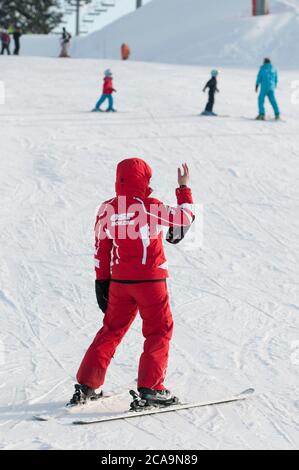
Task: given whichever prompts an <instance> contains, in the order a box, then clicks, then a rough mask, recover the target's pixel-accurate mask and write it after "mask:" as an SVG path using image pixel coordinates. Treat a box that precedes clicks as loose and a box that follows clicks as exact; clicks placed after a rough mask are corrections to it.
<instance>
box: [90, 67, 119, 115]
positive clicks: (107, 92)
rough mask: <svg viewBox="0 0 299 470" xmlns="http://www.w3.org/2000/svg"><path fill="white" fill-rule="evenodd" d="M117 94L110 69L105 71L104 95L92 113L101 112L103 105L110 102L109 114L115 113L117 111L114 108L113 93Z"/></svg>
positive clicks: (107, 110)
mask: <svg viewBox="0 0 299 470" xmlns="http://www.w3.org/2000/svg"><path fill="white" fill-rule="evenodd" d="M114 92H116V90H115V89H114V88H113V77H112V72H111V70H110V69H107V70H105V72H104V85H103V93H102V96H101V97H100V99H99V101H98V102H97V103H96V105H95V107H94V109H93V110H92V112H101V111H102V110H101V105H102V104H103V103H104V102H105V101H106V100H108V108H107V109H106V112H107V113H110V112H111V113H115V109H114V107H113V96H112V93H114Z"/></svg>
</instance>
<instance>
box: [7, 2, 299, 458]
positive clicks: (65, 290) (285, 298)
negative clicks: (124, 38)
mask: <svg viewBox="0 0 299 470" xmlns="http://www.w3.org/2000/svg"><path fill="white" fill-rule="evenodd" d="M153 4H154V2H153ZM108 66H109V67H111V68H112V70H113V72H114V77H115V88H116V89H117V90H118V93H117V94H116V95H115V105H116V108H117V109H118V111H119V112H118V113H117V114H113V115H107V114H92V113H90V112H89V111H90V109H91V108H92V107H93V105H94V103H95V101H96V99H97V98H98V95H99V93H100V86H101V83H100V82H101V80H102V76H101V75H102V70H104V69H105V68H107V67H108ZM209 70H210V69H209V68H204V67H192V66H177V65H162V64H144V63H133V62H131V63H122V62H115V63H113V62H111V61H109V62H108V61H95V60H75V61H71V60H59V59H40V58H14V57H10V58H7V57H2V58H1V80H2V81H4V83H5V88H6V103H5V104H3V105H1V106H0V121H1V125H0V151H1V161H0V169H1V173H0V198H1V219H0V248H1V259H2V261H1V264H0V308H1V317H0V335H1V336H0V338H1V342H0V361H1V369H0V384H1V385H0V410H1V413H0V433H1V437H0V447H1V448H2V449H118V448H120V449H135V448H137V449H163V448H167V449H188V448H190V449H207V448H213V449H219V448H224V449H231V448H243V449H253V448H256V449H260V448H269V449H274V448H280V449H294V448H298V443H299V398H298V397H299V376H298V367H299V295H298V293H299V289H298V256H299V255H298V253H299V218H298V211H299V185H298V177H299V163H298V120H297V116H298V105H297V106H296V105H295V104H292V100H291V95H292V93H293V92H294V90H292V88H291V83H292V81H293V80H295V79H296V78H297V73H296V72H286V71H283V70H281V73H280V77H281V81H280V85H279V90H278V99H279V102H280V103H281V107H282V116H283V118H284V121H283V122H278V123H276V122H273V121H268V122H265V123H263V122H255V121H253V120H250V119H245V118H241V116H243V117H247V118H251V117H254V116H255V115H256V113H257V109H256V95H255V93H254V81H255V70H246V69H238V68H234V69H230V68H223V69H222V70H221V74H220V76H219V88H220V91H221V93H220V94H219V95H217V104H216V111H218V112H219V113H220V114H222V115H225V114H228V115H229V117H226V118H224V117H222V118H203V117H200V116H199V113H200V111H202V109H203V107H204V105H205V100H206V96H205V95H203V93H202V92H201V89H202V87H203V85H204V84H205V82H206V81H207V79H208V78H209ZM268 111H269V118H270V117H271V113H270V110H269V109H268ZM131 156H140V157H143V158H144V159H145V160H146V161H148V162H149V163H150V164H151V165H152V167H153V170H154V178H153V182H152V186H153V187H154V189H155V192H154V194H155V196H157V197H159V198H161V199H162V200H165V201H167V202H171V203H175V196H174V190H175V187H176V169H177V166H178V165H179V164H180V163H181V162H184V161H187V162H188V163H189V165H190V169H191V175H192V180H191V185H192V188H193V193H194V199H195V201H196V203H197V204H199V205H201V206H200V207H198V208H197V224H199V227H200V225H201V224H202V227H200V229H201V228H203V242H202V245H201V246H200V245H199V246H198V245H197V244H196V243H195V244H192V243H191V239H192V236H194V233H196V231H195V232H194V233H193V235H192V233H191V234H189V236H188V238H187V239H186V240H185V241H184V242H183V243H181V244H180V245H178V246H170V245H169V246H167V247H166V249H167V256H168V258H169V262H170V274H171V278H170V280H169V290H170V296H171V306H172V310H173V315H174V319H175V332H174V338H173V342H172V347H171V356H170V364H169V371H168V376H167V385H168V386H169V387H170V388H171V390H172V391H173V392H175V393H176V394H177V395H178V396H179V397H180V398H181V400H182V401H187V400H188V401H194V400H196V401H198V400H211V399H214V398H216V399H217V398H223V396H224V397H225V396H227V395H231V394H232V393H236V392H239V391H241V390H243V389H245V388H247V387H249V386H253V387H255V388H256V391H257V393H256V397H255V398H252V399H250V400H248V401H245V402H242V403H234V404H230V405H224V406H216V407H213V408H205V409H201V410H196V409H194V410H189V411H182V412H178V413H176V414H165V415H162V416H161V415H160V416H157V417H145V418H138V419H136V421H122V422H118V423H108V424H105V425H98V426H92V427H89V428H88V427H84V428H79V427H75V426H72V425H70V424H66V422H69V421H70V418H68V421H67V418H66V421H63V419H62V420H61V421H55V420H54V421H50V422H48V423H40V422H34V421H32V416H33V415H34V414H37V413H42V412H45V413H51V412H52V411H54V410H55V409H57V408H58V407H59V406H63V404H65V403H66V402H67V401H68V399H69V398H70V396H71V394H72V392H73V383H74V381H75V373H76V370H77V368H78V365H79V363H80V361H81V358H82V355H83V353H84V352H85V350H86V348H87V346H88V345H89V343H90V341H91V340H92V338H93V336H94V335H95V333H96V331H97V330H98V329H99V328H100V326H101V321H102V314H101V312H100V311H99V309H98V307H97V304H96V299H95V294H94V272H93V224H94V220H95V210H96V207H97V206H98V204H99V203H100V202H101V201H102V200H103V199H107V198H109V197H112V196H113V194H114V175H115V166H116V163H117V162H118V161H119V160H121V159H122V158H124V157H131ZM200 229H199V231H198V232H199V233H198V235H197V237H198V238H197V239H196V241H198V240H200V239H201V237H200ZM194 230H195V229H194ZM141 350H142V335H141V324H140V321H139V320H137V321H136V322H135V323H134V324H133V327H132V329H131V331H130V332H129V333H128V335H127V337H126V338H125V340H124V342H123V343H122V345H121V347H120V348H119V350H118V352H117V354H116V355H115V358H114V360H113V362H112V364H111V368H110V370H109V373H108V375H107V381H106V384H105V391H106V392H107V393H113V392H117V393H119V392H122V393H123V394H122V395H121V396H120V395H118V397H117V398H116V399H115V401H113V400H112V399H108V400H107V401H104V402H102V403H99V404H98V406H97V407H96V408H94V407H93V408H92V409H91V408H90V409H89V408H87V410H86V411H85V413H87V414H88V415H89V416H93V417H94V416H95V415H96V416H97V415H101V413H108V412H113V410H118V411H119V410H125V409H126V408H127V407H128V405H129V402H130V397H129V395H128V393H127V391H128V389H129V388H130V387H134V379H135V377H136V374H137V363H138V357H139V354H140V352H141ZM74 416H76V417H77V415H76V414H75V415H74Z"/></svg>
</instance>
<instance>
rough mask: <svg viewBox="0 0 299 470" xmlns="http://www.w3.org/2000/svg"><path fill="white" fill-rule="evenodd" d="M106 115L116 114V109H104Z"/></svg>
mask: <svg viewBox="0 0 299 470" xmlns="http://www.w3.org/2000/svg"><path fill="white" fill-rule="evenodd" d="M106 113H116V109H114V108H111V109H109V108H108V109H106Z"/></svg>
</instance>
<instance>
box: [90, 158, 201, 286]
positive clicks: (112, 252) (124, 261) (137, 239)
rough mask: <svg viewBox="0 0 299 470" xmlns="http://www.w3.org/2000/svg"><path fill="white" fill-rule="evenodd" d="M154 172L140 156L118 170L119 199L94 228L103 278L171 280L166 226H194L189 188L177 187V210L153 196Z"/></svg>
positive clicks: (102, 211)
mask: <svg viewBox="0 0 299 470" xmlns="http://www.w3.org/2000/svg"><path fill="white" fill-rule="evenodd" d="M151 176H152V171H151V168H150V167H149V166H148V165H147V164H146V163H145V162H144V161H143V160H141V159H139V158H131V159H127V160H123V161H122V162H120V163H119V164H118V166H117V176H116V185H115V186H116V197H114V198H113V199H110V200H109V201H106V202H104V203H103V204H102V205H101V206H100V208H99V210H98V213H97V218H96V224H95V271H96V279H98V280H109V279H115V280H131V281H132V280H133V281H135V280H136V281H137V280H155V279H165V278H167V277H168V271H167V260H166V258H165V255H164V250H163V234H162V226H166V227H173V228H175V227H188V226H190V225H191V224H192V222H193V218H194V216H193V213H192V207H191V204H192V203H193V200H192V194H191V189H190V188H178V189H177V190H176V197H177V203H178V207H170V206H167V205H164V204H163V203H162V202H160V201H159V200H158V199H154V198H152V197H150V194H151V192H152V190H151V188H150V187H149V182H150V178H151Z"/></svg>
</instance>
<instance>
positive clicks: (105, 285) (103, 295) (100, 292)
mask: <svg viewBox="0 0 299 470" xmlns="http://www.w3.org/2000/svg"><path fill="white" fill-rule="evenodd" d="M109 284H110V281H96V282H95V288H96V296H97V301H98V305H99V307H100V309H101V310H102V312H103V313H105V312H106V310H107V305H108V295H109Z"/></svg>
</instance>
